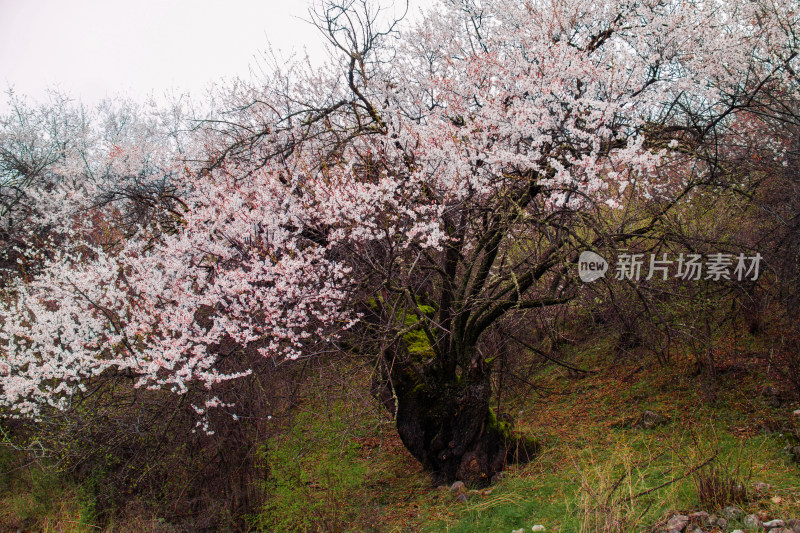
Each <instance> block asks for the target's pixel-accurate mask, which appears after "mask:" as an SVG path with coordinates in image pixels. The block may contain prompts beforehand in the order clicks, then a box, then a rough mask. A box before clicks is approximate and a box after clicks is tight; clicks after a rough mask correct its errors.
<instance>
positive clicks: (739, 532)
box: [731, 529, 744, 533]
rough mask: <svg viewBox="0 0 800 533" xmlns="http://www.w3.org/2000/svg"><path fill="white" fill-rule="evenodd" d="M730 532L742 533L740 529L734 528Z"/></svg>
mask: <svg viewBox="0 0 800 533" xmlns="http://www.w3.org/2000/svg"><path fill="white" fill-rule="evenodd" d="M731 533H744V531H742V530H741V529H734V530H733V531H731Z"/></svg>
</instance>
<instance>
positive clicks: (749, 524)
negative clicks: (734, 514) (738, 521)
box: [744, 514, 761, 529]
mask: <svg viewBox="0 0 800 533" xmlns="http://www.w3.org/2000/svg"><path fill="white" fill-rule="evenodd" d="M760 525H761V520H759V519H758V515H757V514H749V515H747V516H745V517H744V527H746V528H749V529H758V527H759V526H760Z"/></svg>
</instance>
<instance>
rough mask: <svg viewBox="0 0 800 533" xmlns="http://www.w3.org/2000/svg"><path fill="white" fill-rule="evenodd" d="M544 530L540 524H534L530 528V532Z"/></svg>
mask: <svg viewBox="0 0 800 533" xmlns="http://www.w3.org/2000/svg"><path fill="white" fill-rule="evenodd" d="M545 529H547V528H545V527H544V526H543V525H542V524H536V525H535V526H533V527H532V528H531V531H544V530H545Z"/></svg>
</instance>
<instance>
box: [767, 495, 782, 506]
mask: <svg viewBox="0 0 800 533" xmlns="http://www.w3.org/2000/svg"><path fill="white" fill-rule="evenodd" d="M770 501H771V502H772V503H774V504H775V505H780V504H782V503H783V498H781V497H780V496H773V497H772V498H770Z"/></svg>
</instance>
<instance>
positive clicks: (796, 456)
mask: <svg viewBox="0 0 800 533" xmlns="http://www.w3.org/2000/svg"><path fill="white" fill-rule="evenodd" d="M789 453H791V454H792V459H793V460H794V462H796V463H800V446H793V447H792V448H791V449H790V450H789Z"/></svg>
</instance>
